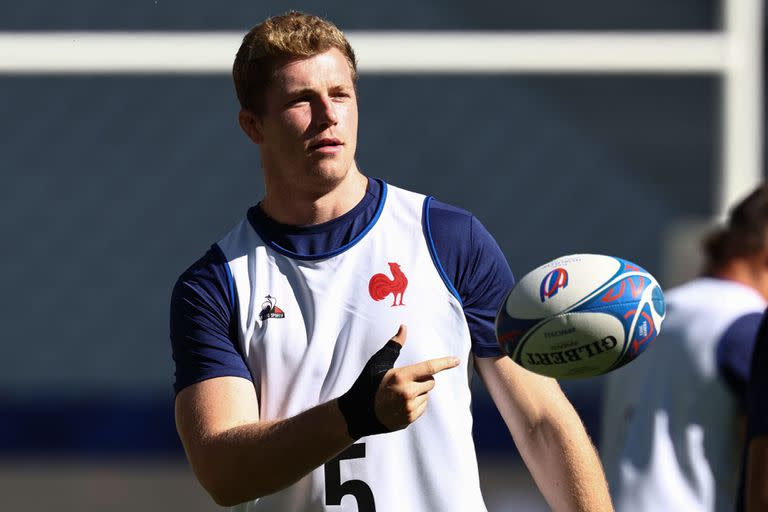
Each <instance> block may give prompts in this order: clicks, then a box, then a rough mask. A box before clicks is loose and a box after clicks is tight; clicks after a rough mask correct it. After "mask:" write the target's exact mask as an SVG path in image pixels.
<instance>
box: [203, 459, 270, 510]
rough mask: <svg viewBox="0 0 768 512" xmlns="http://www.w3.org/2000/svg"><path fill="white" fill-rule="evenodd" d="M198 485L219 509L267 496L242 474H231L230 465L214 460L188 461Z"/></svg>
mask: <svg viewBox="0 0 768 512" xmlns="http://www.w3.org/2000/svg"><path fill="white" fill-rule="evenodd" d="M190 462H191V465H192V469H193V471H194V473H195V476H196V477H197V480H198V482H200V485H201V486H202V487H203V489H205V491H206V492H207V493H208V495H209V496H210V497H211V499H213V501H214V502H215V503H216V504H217V505H219V506H220V507H234V506H235V505H239V504H241V503H244V502H246V501H252V500H255V499H258V498H260V497H262V496H265V495H267V494H269V492H265V491H264V490H263V489H260V488H259V487H258V486H254V485H253V483H254V481H255V480H256V479H254V480H251V479H250V478H248V477H247V475H244V474H238V473H233V472H232V470H231V467H232V466H230V465H228V464H227V463H226V462H225V461H221V460H216V458H214V459H213V460H212V459H206V460H200V458H198V459H197V460H194V461H192V460H190Z"/></svg>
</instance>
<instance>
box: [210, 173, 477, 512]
mask: <svg viewBox="0 0 768 512" xmlns="http://www.w3.org/2000/svg"><path fill="white" fill-rule="evenodd" d="M383 194H384V198H383V200H382V202H381V203H382V206H381V207H380V210H379V212H377V215H376V216H375V218H374V220H373V221H372V222H371V224H370V226H369V227H368V229H366V230H364V231H363V233H362V234H361V235H360V236H359V237H357V238H356V239H355V240H353V241H352V242H351V243H350V244H348V245H347V246H345V247H343V248H341V249H340V250H339V251H337V252H336V253H334V254H331V255H328V256H327V257H323V258H321V259H307V258H304V259H302V258H299V257H295V255H291V254H289V253H287V252H286V251H283V250H281V249H280V248H279V247H272V246H269V245H268V244H265V243H264V242H263V241H262V239H261V238H260V237H259V236H258V234H257V233H256V232H255V231H254V229H253V228H252V226H251V225H250V223H249V222H248V220H247V219H244V220H243V221H242V222H241V223H240V224H239V225H238V226H236V227H235V228H234V229H233V230H232V231H231V232H230V233H229V234H228V235H227V236H226V237H224V239H222V240H221V241H220V242H219V244H218V245H219V246H220V247H221V249H222V251H223V252H224V254H225V256H226V259H227V261H228V265H229V268H230V271H231V273H232V277H233V280H234V286H235V289H236V290H235V297H236V300H237V311H238V312H239V339H240V343H241V345H242V346H241V349H242V353H243V354H244V357H245V360H246V363H247V365H248V368H249V370H250V372H251V375H252V377H253V382H254V386H255V387H256V393H257V396H258V399H259V410H260V414H261V418H262V419H265V420H275V419H281V418H288V417H291V416H295V415H296V414H298V413H300V412H302V411H304V410H306V409H309V408H311V407H313V406H315V405H318V404H320V403H324V402H327V401H329V400H332V399H334V398H337V397H338V396H340V395H341V394H343V393H344V392H346V391H347V390H348V389H349V388H350V387H351V386H352V384H353V383H354V381H355V379H357V377H358V375H359V374H360V372H361V370H362V369H363V366H364V365H365V363H366V362H367V361H368V359H369V358H370V357H371V356H372V355H373V354H374V353H375V352H376V351H378V350H379V349H380V348H381V347H383V346H384V344H385V343H386V342H387V340H389V339H390V338H391V337H392V336H393V335H394V334H395V333H396V331H397V328H398V326H399V325H400V324H401V323H402V324H406V325H407V326H408V339H407V341H406V343H405V346H404V348H403V349H402V351H401V353H400V357H399V358H398V360H397V362H396V363H395V366H396V367H399V366H405V365H409V364H413V363H418V362H421V361H424V360H427V359H431V358H436V357H443V356H449V355H454V356H458V357H459V358H460V359H461V364H460V366H459V367H457V368H453V369H451V370H446V371H444V372H441V373H439V374H437V375H435V381H436V386H435V388H434V390H433V391H431V392H430V394H429V403H428V406H427V409H426V412H425V413H424V415H423V416H422V417H421V418H419V419H418V420H417V421H416V422H415V423H413V424H411V425H410V426H408V427H407V428H406V429H404V430H400V431H397V432H392V433H387V434H380V435H375V436H369V437H363V438H361V439H359V440H358V441H357V442H356V443H355V444H354V445H353V446H352V447H351V449H349V450H347V451H345V452H343V453H342V456H341V457H340V458H336V459H334V460H332V461H330V462H329V463H328V464H325V465H323V466H321V467H319V468H316V469H315V470H314V471H312V472H311V473H310V474H309V475H307V476H306V477H304V478H302V479H301V480H300V481H299V482H297V483H295V484H294V485H291V486H290V487H288V488H287V489H285V490H283V491H280V492H277V493H275V494H273V495H269V496H265V497H262V498H260V499H258V500H255V501H251V502H247V503H243V504H241V505H239V506H237V507H235V508H234V509H235V510H238V511H281V512H311V511H345V512H352V511H360V512H371V511H374V510H375V511H378V512H393V511H408V512H438V511H439V512H451V511H456V512H467V511H471V512H475V511H485V510H486V509H485V505H484V504H483V499H482V496H481V494H480V485H479V477H478V469H477V462H476V456H475V451H474V445H473V442H472V417H471V411H470V387H469V379H470V375H471V368H470V366H469V365H468V363H469V361H470V348H471V343H470V336H469V329H468V326H467V322H466V319H465V317H464V312H463V309H462V306H461V303H460V302H459V300H458V299H457V298H456V297H455V296H454V295H453V293H452V292H451V291H450V290H449V288H448V286H447V284H446V283H445V282H444V281H443V278H442V274H441V273H440V272H439V271H438V269H437V268H436V264H435V263H434V262H433V257H432V251H431V250H430V244H431V241H430V239H429V237H425V234H424V226H423V223H422V216H423V212H424V205H425V196H422V195H419V194H415V193H412V192H408V191H405V190H402V189H398V188H396V187H392V186H389V187H386V188H385V189H384V190H383ZM374 297H375V298H376V299H378V300H375V299H374ZM319 428H322V427H321V426H319ZM292 456H293V454H291V453H290V452H287V453H285V457H286V458H291V457H292Z"/></svg>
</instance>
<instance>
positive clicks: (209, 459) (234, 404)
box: [175, 377, 259, 485]
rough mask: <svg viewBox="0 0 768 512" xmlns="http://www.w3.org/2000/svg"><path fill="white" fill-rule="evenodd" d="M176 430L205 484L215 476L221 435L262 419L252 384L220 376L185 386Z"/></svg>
mask: <svg viewBox="0 0 768 512" xmlns="http://www.w3.org/2000/svg"><path fill="white" fill-rule="evenodd" d="M175 413H176V429H177V431H178V433H179V437H180V438H181V442H182V444H183V445H184V451H185V452H186V453H187V458H188V459H189V462H190V464H191V466H192V469H193V470H194V471H195V474H196V475H197V477H198V478H199V479H200V481H201V482H202V483H203V485H206V484H207V483H208V482H210V481H212V480H213V479H214V478H215V477H216V472H217V471H218V469H217V463H216V461H215V459H214V458H213V456H215V449H214V450H208V449H207V448H208V446H212V444H210V443H209V441H212V440H214V439H215V438H216V436H218V435H219V434H221V433H223V432H226V431H227V430H229V429H232V428H234V427H238V426H240V425H246V424H249V423H255V422H257V421H258V420H259V405H258V400H257V398H256V390H255V389H254V387H253V383H252V382H251V381H249V380H246V379H243V378H240V377H218V378H214V379H208V380H204V381H202V382H198V383H196V384H192V385H190V386H187V387H185V388H184V389H182V390H181V391H180V392H179V393H178V394H177V395H176V402H175Z"/></svg>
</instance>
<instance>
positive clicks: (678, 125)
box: [0, 0, 763, 512]
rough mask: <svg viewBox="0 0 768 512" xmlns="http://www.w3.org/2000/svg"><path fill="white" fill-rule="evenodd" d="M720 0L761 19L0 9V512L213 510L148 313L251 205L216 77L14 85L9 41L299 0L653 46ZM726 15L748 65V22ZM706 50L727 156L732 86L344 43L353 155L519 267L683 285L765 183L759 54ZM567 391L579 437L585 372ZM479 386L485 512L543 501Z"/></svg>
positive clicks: (413, 25)
mask: <svg viewBox="0 0 768 512" xmlns="http://www.w3.org/2000/svg"><path fill="white" fill-rule="evenodd" d="M736 1H738V2H741V3H740V4H739V5H741V6H742V9H745V7H744V6H746V5H750V6H751V8H755V9H756V10H755V11H753V12H758V13H759V12H760V7H761V5H760V4H761V2H760V1H759V0H734V1H733V2H725V3H723V2H719V1H714V0H678V1H676V2H668V1H664V0H646V1H645V2H636V1H631V0H620V1H617V0H582V1H581V2H571V1H566V0H550V1H548V2H540V1H536V0H519V1H516V2H502V1H500V0H475V1H473V2H471V4H470V3H468V2H465V1H461V0H440V1H438V0H408V1H403V0H392V1H390V2H388V3H387V4H386V5H385V4H384V3H373V4H364V3H361V2H350V1H343V0H327V1H324V2H320V1H296V2H295V3H293V4H287V3H283V2H278V1H275V0H267V1H262V2H258V3H257V2H246V1H243V0H234V1H231V2H226V3H212V2H202V1H199V0H191V1H187V2H180V1H176V0H173V1H171V0H144V1H140V2H130V3H117V2H99V1H95V0H72V1H69V2H53V1H51V0H30V1H27V2H23V3H15V2H3V3H0V90H2V95H0V105H2V113H3V120H2V123H0V154H1V155H2V164H1V165H0V167H1V168H2V173H0V176H2V183H3V185H2V187H0V219H2V220H0V234H2V238H3V240H4V242H3V250H2V251H0V263H2V266H1V268H2V271H0V289H2V290H3V292H4V293H3V296H2V299H0V300H2V318H3V329H2V331H3V334H2V352H0V354H2V355H1V356H0V365H1V366H2V372H0V509H2V510H31V511H36V510H52V509H55V510H58V511H62V512H63V511H77V510H90V509H94V508H96V507H98V508H99V509H101V510H110V511H128V510H161V509H162V510H185V511H190V512H191V511H197V510H199V511H211V510H216V507H215V506H214V505H213V503H212V501H211V500H210V499H209V498H207V496H206V495H205V493H204V492H203V491H202V489H201V488H200V486H199V485H198V484H197V483H196V481H195V480H194V477H193V476H192V474H191V472H190V470H189V469H188V467H187V465H186V462H185V460H184V457H183V452H182V450H181V447H180V444H179V442H178V438H177V436H176V433H175V429H174V423H173V410H172V404H173V392H172V388H171V384H172V382H173V366H172V361H171V358H170V347H169V342H168V335H167V334H168V327H167V317H168V301H169V296H170V290H171V287H172V285H173V283H174V281H175V279H176V277H177V276H178V274H179V273H180V272H181V271H182V270H183V269H184V268H186V266H188V265H189V264H190V263H191V262H192V261H194V260H195V259H196V258H197V257H198V255H200V254H202V253H203V251H204V250H205V249H206V248H207V246H208V244H209V243H211V242H213V241H215V240H217V239H218V238H219V237H220V236H221V235H222V234H223V233H224V232H226V230H227V229H228V228H229V226H231V225H233V224H234V223H235V222H236V221H237V220H238V218H239V217H240V216H241V215H242V214H243V213H244V212H245V210H246V208H247V207H248V206H249V205H251V204H253V203H254V202H255V201H257V200H258V198H259V197H260V196H261V193H262V187H261V179H260V176H259V169H258V155H257V152H256V149H255V148H254V147H253V146H252V145H251V143H250V142H249V141H248V140H247V139H246V138H245V136H243V135H242V134H241V133H240V130H239V128H238V126H237V120H236V112H237V104H236V99H235V95H234V90H233V87H232V85H231V79H230V77H229V76H228V75H227V74H226V72H225V71H222V72H202V73H201V72H197V73H190V72H182V73H179V72H167V71H166V72H162V71H160V72H152V73H143V72H129V73H116V72H77V71H75V72H63V73H62V72H60V71H59V72H52V71H50V69H49V70H46V69H42V68H39V69H31V68H30V69H15V70H14V66H17V65H19V63H20V62H21V67H24V66H23V65H24V64H25V63H26V64H29V63H30V62H32V60H30V57H29V56H28V54H27V53H25V52H26V51H27V50H28V48H29V45H28V43H29V41H27V42H26V43H25V42H24V40H23V38H21V37H19V36H23V35H33V36H36V37H37V36H40V35H41V34H42V33H43V32H45V33H48V32H57V33H59V36H60V35H61V32H62V31H64V32H67V33H68V31H77V32H83V31H86V32H91V31H98V32H105V31H120V32H125V31H170V32H176V33H181V32H183V31H195V32H200V31H228V32H231V33H237V34H242V33H244V32H245V31H246V30H247V29H248V28H249V27H250V26H252V25H253V24H255V23H256V22H258V21H260V20H261V19H263V18H264V17H266V16H269V15H272V14H278V13H281V12H284V11H285V10H287V9H289V8H295V9H299V10H305V11H308V12H311V13H315V14H319V15H323V16H326V17H328V18H330V19H331V20H333V21H334V22H336V23H337V24H338V25H339V26H340V27H341V28H342V29H343V30H346V31H352V32H360V33H361V34H362V33H363V32H366V31H377V32H375V33H379V32H378V31H435V30H440V31H457V32H463V31H515V33H528V35H531V34H530V33H531V32H534V31H535V32H536V33H547V34H552V33H562V32H564V31H565V32H572V31H590V32H592V31H613V32H622V33H624V32H626V33H628V34H629V35H633V34H638V33H643V34H651V35H653V36H654V37H655V38H658V40H659V41H662V40H663V38H664V37H665V36H666V35H668V34H669V33H675V34H682V35H694V36H698V35H704V36H709V35H718V34H719V35H722V34H725V33H726V31H725V29H724V27H725V26H726V22H725V21H724V20H725V19H727V16H725V15H724V14H725V13H727V12H728V8H729V7H728V6H729V5H730V6H731V7H732V4H735V3H736ZM741 13H742V14H741V15H742V16H743V15H744V14H745V13H747V14H748V13H749V11H747V10H742V11H741ZM742 20H743V21H746V22H747V23H746V26H747V28H746V29H745V30H746V32H747V36H749V34H750V30H752V32H751V34H752V36H754V35H755V34H757V35H758V37H759V41H758V43H759V44H758V45H757V47H759V49H760V50H761V49H762V45H763V43H762V32H759V29H760V25H761V22H762V14H761V15H760V16H759V19H758V20H755V19H754V18H753V17H749V16H747V17H746V18H744V17H743V18H742ZM750 26H751V27H752V29H750V28H749V27H750ZM755 30H758V32H755ZM539 31H544V32H539ZM375 33H374V34H375ZM734 40H736V39H732V40H726V43H727V42H728V41H731V42H733V41H734ZM57 41H58V42H55V43H49V44H48V45H47V47H46V48H45V51H44V52H43V54H44V56H45V57H46V58H47V59H48V60H49V61H51V62H57V61H58V62H66V61H67V58H68V54H69V53H70V52H72V51H73V48H74V49H77V41H72V43H73V45H72V46H69V45H65V44H62V42H61V38H59V39H58V40H57ZM746 41H747V43H748V41H749V37H747V39H746ZM352 42H353V44H354V43H355V41H354V39H353V41H352ZM737 43H738V41H737ZM237 44H238V41H237V40H235V41H234V45H233V46H232V50H231V56H233V55H234V52H235V50H236V47H237ZM718 48H719V50H718ZM720 50H722V53H723V54H722V55H721V54H720V53H717V54H716V55H714V56H713V55H703V56H701V55H700V57H703V61H707V59H709V60H710V61H712V62H720V61H722V66H721V67H722V68H723V69H730V70H734V69H735V70H736V72H746V73H747V75H739V76H747V77H751V78H750V80H752V81H751V82H749V84H747V87H749V86H750V84H751V86H755V87H759V88H760V89H759V91H757V94H755V95H754V97H746V98H744V97H743V95H742V100H743V101H746V102H747V104H746V105H742V106H741V107H738V106H737V107H738V108H741V109H742V113H743V112H746V113H747V114H746V117H747V119H744V116H743V115H742V117H741V118H740V119H741V121H736V122H737V123H738V122H741V124H740V125H739V126H740V127H741V128H740V129H742V132H741V133H742V136H740V137H738V140H737V141H735V142H736V143H739V142H741V143H746V144H747V147H746V149H745V148H744V147H741V149H740V150H739V151H738V153H739V155H740V158H741V159H740V160H736V161H730V163H729V160H728V159H729V150H727V148H726V146H724V145H723V144H721V140H722V139H723V138H724V136H725V135H726V134H727V133H738V129H739V128H738V127H737V131H735V132H729V131H728V130H729V128H728V127H729V126H730V125H729V122H731V121H729V119H730V117H729V116H730V113H729V112H730V111H729V110H727V109H723V107H722V106H723V104H724V103H727V102H724V98H727V97H728V96H727V95H728V80H729V79H728V78H724V75H723V74H722V73H721V72H720V71H718V70H717V69H714V67H716V66H714V67H713V69H704V68H705V67H706V65H702V66H701V69H693V70H691V69H688V70H685V69H679V70H665V71H648V70H646V71H642V72H630V73H626V72H616V71H611V72H607V73H605V72H597V71H595V70H592V71H590V72H584V73H579V72H568V73H564V72H554V73H553V72H551V71H546V70H539V71H536V72H531V71H530V70H529V71H525V72H509V70H508V71H498V70H497V71H492V70H484V71H482V72H462V71H452V72H440V73H424V72H418V71H417V72H375V71H371V72H365V71H364V70H365V66H366V64H367V63H366V54H365V53H364V52H361V51H360V49H359V48H358V53H359V58H360V61H361V68H362V69H363V71H364V72H363V74H362V76H361V79H360V84H359V90H360V111H361V124H360V136H359V138H360V144H359V150H358V151H359V153H358V161H359V163H360V166H361V168H362V169H363V170H364V172H366V173H367V174H370V175H373V176H380V177H383V178H384V179H386V180H388V181H390V182H392V183H394V184H397V185H400V186H403V187H405V188H410V189H414V190H419V191H423V192H428V193H431V194H433V195H435V196H436V197H437V198H439V199H441V200H443V201H446V202H451V203H454V204H457V205H459V206H462V207H464V208H467V209H469V210H471V211H472V212H473V213H474V214H475V215H476V216H477V217H478V218H479V219H480V220H481V221H483V223H484V224H485V225H486V226H487V227H488V228H489V230H490V231H491V232H492V233H493V234H494V235H495V236H496V238H497V240H498V241H499V243H500V245H501V247H502V249H503V250H504V252H505V254H506V255H507V257H508V260H509V262H510V265H511V266H512V269H513V270H514V271H515V272H516V274H517V275H518V276H522V275H523V274H524V273H526V272H527V271H528V270H530V269H532V268H534V267H535V266H537V265H539V264H540V263H542V262H543V261H547V260H549V259H552V258H554V257H556V256H560V255H562V254H567V253H573V252H597V253H608V254H614V255H617V256H622V257H626V258H628V259H630V260H632V261H635V262H637V263H640V264H642V265H643V266H645V267H646V268H647V269H648V270H650V271H651V272H652V273H654V274H655V275H657V277H659V278H660V279H661V282H662V285H663V286H667V287H668V286H671V285H673V284H677V283H678V282H680V281H681V280H682V279H684V278H686V277H688V276H690V275H691V274H693V273H695V272H696V270H697V268H696V262H697V255H696V251H695V239H696V236H697V234H698V233H699V232H700V231H701V229H702V228H703V227H704V226H705V225H706V224H707V223H708V222H710V221H712V220H713V219H715V218H717V216H718V215H720V214H722V213H723V211H724V208H725V207H726V206H727V205H728V204H729V202H730V201H731V200H732V199H734V197H735V196H736V195H738V194H740V193H742V192H743V191H745V190H746V189H748V188H749V187H750V186H751V185H752V184H753V183H754V181H755V180H757V179H760V177H761V176H762V175H763V171H762V163H761V160H760V151H759V150H760V147H761V146H762V137H763V135H762V132H761V128H760V125H761V123H762V117H763V106H762V96H763V92H762V85H761V83H760V77H759V75H760V70H761V68H762V54H761V53H760V51H758V52H755V51H753V50H754V48H752V49H750V47H749V45H748V44H747V45H746V46H744V45H742V46H740V45H739V44H725V45H723V46H720V47H717V48H716V50H715V51H716V52H717V51H720ZM392 52H395V53H400V55H401V60H402V57H403V56H405V55H407V50H405V49H403V48H401V47H399V46H397V45H394V46H393V47H392ZM739 52H742V53H739ZM742 54H743V55H742ZM38 55H39V52H38ZM138 57H139V58H140V59H141V58H142V56H141V55H138ZM144 57H145V58H146V59H151V55H146V56H144ZM529 57H533V58H534V60H535V57H536V56H535V55H534V56H530V55H529ZM114 58H115V60H118V61H119V60H120V59H121V58H124V56H121V55H119V54H115V55H114ZM227 58H228V59H229V60H227V61H226V62H224V63H223V65H222V69H226V68H227V67H229V65H230V64H231V58H230V56H228V57H227ZM457 58H458V57H457ZM728 59H730V60H728ZM734 59H735V60H734ZM108 60H109V59H107V61H108ZM694 60H695V59H694ZM726 60H728V62H730V63H733V62H737V64H734V65H731V64H728V63H727V62H726ZM105 62H106V61H105ZM369 62H370V61H369ZM406 62H407V59H406ZM718 65H719V64H718ZM728 66H731V67H730V68H729V67H728ZM651 67H652V65H651ZM729 76H730V75H729ZM740 83H742V82H740ZM734 108H736V107H734ZM749 112H752V113H753V114H754V118H755V119H753V120H750V119H748V118H749ZM750 123H752V124H750ZM750 137H752V138H753V139H754V140H756V141H757V142H756V143H753V144H752V147H750V146H749V141H750ZM393 140H394V141H396V142H397V144H396V146H394V147H395V148H396V150H393V145H392V144H391V142H392V141H393ZM731 142H732V143H733V142H734V141H733V140H732V141H731ZM753 142H754V141H753ZM730 151H733V148H732V149H731V150H730ZM729 166H730V168H731V174H727V175H723V174H721V171H722V170H723V169H726V168H729ZM739 172H741V173H743V174H741V175H740V176H737V177H735V178H734V177H733V176H734V173H737V174H738V173H739ZM562 384H563V387H564V388H565V390H566V392H567V393H568V394H569V396H570V397H571V399H572V401H573V402H574V404H575V405H576V407H577V409H578V410H579V411H580V412H581V414H582V417H583V419H584V421H585V423H586V425H587V427H588V430H589V431H590V434H591V435H592V437H593V439H594V440H595V441H596V442H597V443H598V444H599V439H600V432H599V428H598V427H599V406H600V386H601V381H600V379H592V380H589V381H583V382H563V383H562ZM475 391H476V393H475V396H476V399H475V410H476V442H477V445H478V451H479V456H480V458H481V463H482V465H481V472H482V478H483V482H484V486H485V494H486V499H487V503H488V506H489V510H490V511H491V512H500V511H506V510H521V511H538V510H545V507H544V505H543V501H542V500H541V498H540V497H539V495H538V492H537V491H536V489H535V487H534V486H533V483H532V481H531V479H530V477H529V476H528V475H527V473H526V472H525V470H524V469H523V468H522V465H521V463H520V461H519V458H518V456H517V454H516V452H515V449H514V446H513V443H512V441H511V439H510V438H509V436H508V434H507V433H506V430H505V428H504V426H503V423H502V422H501V419H500V417H499V416H498V414H497V413H496V412H495V409H494V408H493V405H492V403H491V402H490V400H489V398H488V397H487V395H486V394H485V391H484V390H483V388H482V385H481V384H479V383H476V385H475Z"/></svg>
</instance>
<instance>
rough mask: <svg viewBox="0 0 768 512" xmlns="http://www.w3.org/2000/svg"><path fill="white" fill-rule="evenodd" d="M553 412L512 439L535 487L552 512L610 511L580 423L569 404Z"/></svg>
mask: <svg viewBox="0 0 768 512" xmlns="http://www.w3.org/2000/svg"><path fill="white" fill-rule="evenodd" d="M563 401H565V399H564V398H563ZM553 408H554V407H553ZM556 409H557V413H556V415H554V414H552V413H554V411H552V412H545V413H544V416H543V417H542V418H541V419H540V420H539V421H538V422H536V423H535V424H533V425H531V427H530V428H529V430H527V431H526V432H525V433H523V434H522V435H521V434H518V436H517V437H520V438H521V439H517V438H516V439H515V441H516V444H517V446H518V449H519V450H520V453H521V455H522V457H523V459H524V460H525V463H526V465H527V466H528V468H529V470H530V472H531V475H532V476H533V478H534V480H535V481H536V484H537V486H538V487H539V489H540V490H541V492H542V494H543V495H544V497H545V499H546V500H547V503H549V505H550V507H551V508H552V510H554V511H585V512H586V511H589V512H597V511H601V512H602V511H611V510H613V507H612V505H611V498H610V494H609V492H608V485H607V483H606V481H605V476H604V474H603V470H602V465H601V463H600V460H599V458H598V456H597V452H596V451H595V448H594V446H593V445H592V443H591V441H590V440H589V437H588V436H587V434H586V431H585V430H584V427H583V425H582V423H581V420H580V419H579V417H578V415H577V414H576V412H575V411H574V410H573V407H571V405H570V404H569V403H568V404H567V405H566V404H559V406H558V407H556Z"/></svg>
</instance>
